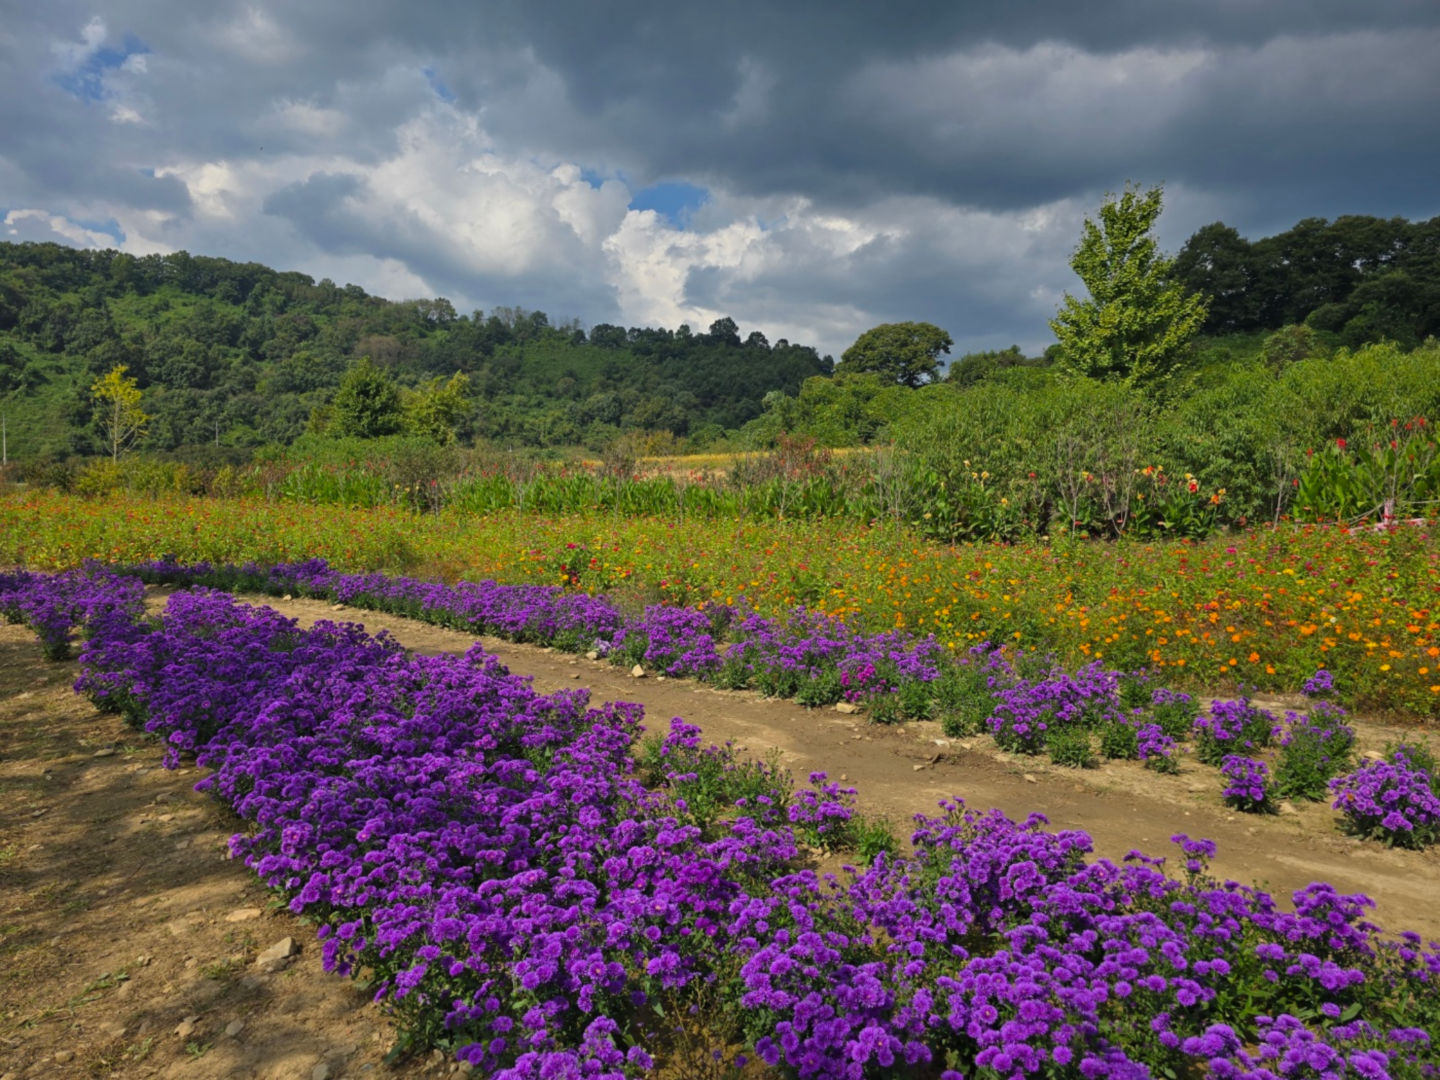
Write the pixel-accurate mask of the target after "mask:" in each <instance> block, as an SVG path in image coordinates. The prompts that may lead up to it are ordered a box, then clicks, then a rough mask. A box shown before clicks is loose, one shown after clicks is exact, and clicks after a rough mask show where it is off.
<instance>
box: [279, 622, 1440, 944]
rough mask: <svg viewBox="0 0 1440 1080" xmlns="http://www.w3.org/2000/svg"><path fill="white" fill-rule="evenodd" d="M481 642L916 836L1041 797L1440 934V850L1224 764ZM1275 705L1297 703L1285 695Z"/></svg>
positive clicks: (1395, 925) (1061, 821)
mask: <svg viewBox="0 0 1440 1080" xmlns="http://www.w3.org/2000/svg"><path fill="white" fill-rule="evenodd" d="M251 599H252V600H253V601H254V602H256V603H270V604H271V606H273V607H275V608H277V609H278V610H280V611H283V612H285V613H286V614H287V615H290V616H292V617H295V618H298V619H300V621H301V622H302V623H303V624H305V625H309V624H311V623H313V622H314V621H316V620H317V619H331V620H337V621H353V622H363V623H364V624H365V626H366V627H367V628H369V629H370V630H371V631H379V630H389V631H390V632H391V633H392V634H394V636H395V637H396V638H397V639H398V640H399V641H400V642H401V643H402V644H403V645H405V646H406V647H407V648H410V649H414V650H415V651H417V652H422V653H441V652H457V651H463V650H464V649H466V648H468V647H469V646H470V645H471V644H472V643H473V641H474V640H475V639H474V638H472V637H471V636H469V635H466V634H461V633H458V632H456V631H452V630H445V629H441V628H438V627H433V626H429V625H426V624H424V623H418V622H415V621H413V620H410V619H402V618H398V617H394V616H389V615H383V614H380V613H377V612H368V611H360V610H358V609H354V608H347V607H341V606H337V605H331V604H328V603H324V602H321V601H316V600H273V599H270V600H266V599H264V598H260V597H254V598H251ZM480 640H481V642H482V643H483V644H484V646H485V648H486V649H487V650H488V651H490V652H493V653H494V654H495V655H497V656H498V657H500V659H501V660H502V661H504V663H505V664H506V665H507V666H508V667H509V668H510V670H511V671H513V672H515V673H516V674H520V675H530V676H533V678H534V681H535V687H536V689H538V690H541V691H551V690H557V689H560V688H562V687H574V686H576V685H580V686H587V687H589V688H590V690H591V694H592V696H593V700H594V701H595V702H596V703H598V702H601V701H611V700H622V701H638V702H640V703H641V704H643V705H644V706H645V715H646V717H647V721H648V723H647V726H649V727H651V728H652V729H661V730H663V729H664V727H665V725H666V724H667V723H668V721H669V719H670V717H672V716H681V717H684V718H685V719H686V720H687V721H689V722H690V723H692V724H697V725H698V726H699V727H700V728H701V729H702V730H703V731H704V732H705V736H706V738H707V739H708V740H709V741H711V742H716V743H723V742H726V741H733V742H734V743H735V744H736V745H737V746H739V747H744V748H746V749H747V750H748V751H749V752H750V753H752V754H753V755H754V756H756V757H763V756H764V754H765V753H766V752H767V751H768V750H769V749H770V748H772V747H773V748H775V749H778V750H779V751H780V752H781V753H782V755H783V760H784V762H785V764H786V766H787V767H788V768H789V769H790V771H791V773H792V774H793V775H794V776H795V777H796V779H797V780H799V781H800V782H801V783H803V782H804V780H805V777H806V776H807V775H808V774H809V773H810V772H812V771H824V772H827V773H829V774H830V777H831V779H843V780H844V781H845V782H846V783H848V784H850V785H851V786H853V787H855V788H856V789H858V792H859V798H860V801H861V803H862V805H863V806H864V807H865V808H866V809H867V810H870V811H872V812H880V813H883V814H885V815H886V816H888V817H889V818H890V819H891V820H892V821H894V822H895V824H896V827H897V828H896V831H897V835H901V836H908V830H909V826H910V824H911V822H912V819H913V817H914V815H916V814H931V813H934V812H935V809H936V804H937V803H938V802H939V801H940V800H941V799H943V798H950V797H954V796H959V797H961V798H963V799H964V800H965V802H966V804H967V805H969V806H971V807H973V808H977V809H989V808H990V807H999V808H1000V809H1001V810H1003V811H1005V812H1006V813H1007V814H1009V815H1011V816H1012V817H1017V818H1023V817H1024V816H1025V815H1027V814H1029V813H1032V812H1035V811H1038V812H1040V813H1042V814H1044V815H1045V816H1046V817H1047V818H1049V819H1050V824H1051V826H1052V827H1053V828H1057V829H1084V830H1085V831H1086V832H1088V833H1089V834H1090V835H1091V836H1092V837H1094V839H1095V847H1096V850H1097V852H1098V853H1099V854H1101V855H1104V856H1108V857H1110V858H1113V859H1120V858H1123V857H1124V855H1125V854H1126V852H1128V851H1130V850H1131V849H1133V848H1137V847H1139V848H1142V849H1143V850H1145V851H1146V852H1147V853H1149V854H1156V855H1163V854H1167V853H1168V851H1169V849H1171V848H1172V846H1173V845H1171V844H1170V843H1169V839H1170V837H1171V836H1173V835H1174V834H1176V833H1182V832H1183V833H1187V834H1189V835H1190V836H1194V837H1206V838H1208V839H1211V840H1214V841H1215V842H1216V843H1217V844H1218V845H1219V847H1220V854H1219V857H1218V858H1217V859H1216V860H1215V863H1214V870H1215V873H1216V875H1217V876H1219V877H1222V878H1229V879H1233V880H1236V881H1240V882H1244V883H1246V884H1258V885H1260V886H1262V887H1264V888H1267V889H1269V890H1271V891H1273V892H1275V893H1276V894H1278V895H1280V896H1282V897H1283V898H1285V899H1288V898H1289V895H1290V893H1291V892H1293V891H1294V890H1295V889H1298V888H1301V887H1302V886H1305V885H1308V884H1310V883H1311V882H1313V881H1328V882H1330V883H1331V884H1332V885H1334V886H1335V887H1336V888H1337V889H1339V890H1341V891H1342V892H1362V893H1365V894H1366V895H1367V896H1370V897H1372V898H1373V899H1375V900H1376V902H1377V905H1378V906H1377V909H1376V913H1375V918H1374V921H1376V922H1378V923H1380V925H1382V926H1384V927H1386V928H1387V929H1394V930H1402V929H1405V930H1415V931H1417V932H1419V933H1422V934H1425V935H1427V936H1428V937H1430V938H1435V939H1437V940H1440V904H1437V903H1436V897H1437V896H1440V849H1431V850H1430V851H1427V852H1412V851H1398V850H1387V849H1385V848H1384V847H1382V846H1380V845H1378V844H1375V843H1373V842H1371V843H1364V842H1361V841H1359V840H1356V839H1354V838H1352V837H1348V836H1345V835H1343V834H1342V833H1340V832H1339V830H1338V829H1337V828H1336V822H1337V820H1338V815H1337V814H1335V812H1334V811H1332V810H1331V809H1330V808H1329V806H1328V804H1325V803H1320V804H1304V803H1299V804H1296V807H1295V811H1296V812H1294V813H1287V814H1281V815H1278V816H1269V817H1261V816H1257V815H1249V814H1237V813H1235V812H1234V811H1232V810H1229V809H1227V808H1226V807H1225V806H1224V805H1223V804H1222V803H1221V801H1220V790H1221V783H1220V779H1219V773H1218V771H1217V770H1215V769H1212V768H1208V767H1206V766H1203V765H1199V764H1197V763H1195V762H1194V761H1193V760H1191V759H1188V758H1187V759H1184V761H1183V763H1182V766H1181V771H1180V773H1179V774H1178V775H1176V776H1162V775H1160V774H1158V773H1154V772H1150V771H1148V770H1146V769H1144V768H1142V767H1141V766H1140V764H1139V763H1138V762H1118V763H1107V764H1104V765H1102V766H1101V767H1100V768H1098V769H1089V770H1075V769H1065V768H1059V767H1056V766H1052V765H1050V764H1049V763H1048V761H1045V760H1043V759H1035V758H1027V757H1022V756H1018V755H1012V754H1005V753H1002V752H1000V751H999V750H998V749H997V748H996V747H995V744H994V743H993V742H992V741H991V740H990V739H989V738H988V737H976V738H974V739H963V740H950V739H945V738H944V737H943V736H942V734H941V732H940V729H939V726H938V725H937V724H932V723H921V724H913V723H912V724H907V725H904V726H902V727H883V726H877V725H872V724H867V723H865V721H864V718H863V717H861V716H848V715H844V714H841V713H837V712H836V711H835V710H833V709H806V708H804V707H802V706H799V705H796V704H795V703H794V702H790V701H782V700H776V699H770V698H762V697H760V696H759V695H757V694H754V693H749V692H737V691H730V690H715V689H712V688H711V687H708V686H705V685H704V684H701V683H696V682H693V681H690V680H688V679H664V678H654V677H646V678H641V679H637V678H633V677H631V675H630V674H629V671H628V670H626V669H622V668H618V667H615V666H614V665H612V664H609V663H607V662H605V661H603V660H585V659H583V658H577V657H574V656H571V655H570V654H568V653H557V652H554V651H551V650H548V649H541V648H536V647H533V646H527V645H514V644H511V643H510V642H507V641H503V640H500V639H498V638H488V637H487V638H481V639H480ZM1261 704H1268V705H1269V707H1271V708H1272V709H1283V708H1284V703H1281V702H1270V703H1265V702H1261ZM1358 730H1359V735H1360V749H1362V750H1364V749H1371V748H1373V749H1380V748H1382V747H1383V746H1384V744H1385V742H1386V741H1387V740H1393V739H1399V738H1401V737H1402V736H1403V735H1404V734H1405V733H1404V732H1402V731H1401V730H1399V729H1395V728H1387V727H1383V726H1381V725H1378V724H1369V723H1362V724H1360V725H1359V726H1358Z"/></svg>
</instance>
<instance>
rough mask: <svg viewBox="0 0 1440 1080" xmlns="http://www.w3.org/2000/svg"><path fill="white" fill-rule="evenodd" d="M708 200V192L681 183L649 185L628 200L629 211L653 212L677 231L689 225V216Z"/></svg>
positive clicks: (669, 182) (692, 185)
mask: <svg viewBox="0 0 1440 1080" xmlns="http://www.w3.org/2000/svg"><path fill="white" fill-rule="evenodd" d="M709 199H710V192H708V191H707V190H705V189H704V188H702V187H696V186H695V185H694V184H687V183H685V182H683V181H678V180H677V181H666V182H664V183H660V184H651V185H650V186H649V187H647V188H642V189H641V190H639V191H637V192H636V193H635V195H634V197H633V198H632V199H631V200H630V209H631V210H654V211H655V212H656V213H658V214H660V216H662V217H664V218H665V219H666V220H667V221H669V222H670V224H671V225H674V226H675V227H676V228H677V229H683V228H685V226H686V225H688V224H689V223H690V218H691V216H692V215H693V214H694V213H695V211H696V210H698V209H700V207H702V206H704V205H705V203H706V202H708V201H709Z"/></svg>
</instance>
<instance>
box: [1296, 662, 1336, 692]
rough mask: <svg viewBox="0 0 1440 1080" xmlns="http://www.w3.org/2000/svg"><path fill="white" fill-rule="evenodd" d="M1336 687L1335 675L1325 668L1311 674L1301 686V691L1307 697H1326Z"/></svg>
mask: <svg viewBox="0 0 1440 1080" xmlns="http://www.w3.org/2000/svg"><path fill="white" fill-rule="evenodd" d="M1334 689H1335V676H1334V675H1332V674H1331V673H1330V672H1329V671H1328V670H1326V669H1325V668H1321V669H1320V670H1319V671H1317V672H1315V674H1314V675H1311V676H1310V678H1308V679H1306V680H1305V682H1304V685H1302V686H1301V687H1300V692H1301V693H1302V694H1304V695H1305V696H1306V697H1312V698H1313V697H1324V696H1325V695H1326V694H1329V693H1332V692H1333V691H1334Z"/></svg>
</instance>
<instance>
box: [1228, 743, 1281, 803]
mask: <svg viewBox="0 0 1440 1080" xmlns="http://www.w3.org/2000/svg"><path fill="white" fill-rule="evenodd" d="M1220 775H1222V776H1223V777H1224V778H1225V792H1224V799H1225V805H1226V806H1233V807H1234V808H1235V809H1237V810H1243V811H1245V812H1246V813H1247V814H1264V813H1269V812H1271V811H1272V810H1273V809H1274V807H1275V798H1274V795H1275V793H1274V790H1273V788H1272V786H1271V782H1270V768H1269V766H1268V765H1266V764H1265V763H1264V762H1263V761H1258V760H1256V759H1255V758H1249V757H1245V756H1244V755H1242V754H1229V755H1227V756H1226V758H1225V760H1224V761H1223V762H1222V763H1221V765H1220Z"/></svg>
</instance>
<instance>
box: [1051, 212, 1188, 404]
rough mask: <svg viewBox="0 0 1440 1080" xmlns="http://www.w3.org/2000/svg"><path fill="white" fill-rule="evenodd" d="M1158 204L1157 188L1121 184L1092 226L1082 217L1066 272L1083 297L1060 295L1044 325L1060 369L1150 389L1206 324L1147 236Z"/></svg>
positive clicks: (1177, 361) (1165, 376) (1173, 367)
mask: <svg viewBox="0 0 1440 1080" xmlns="http://www.w3.org/2000/svg"><path fill="white" fill-rule="evenodd" d="M1161 200H1162V195H1161V189H1160V188H1159V187H1153V188H1150V189H1149V190H1148V191H1144V192H1141V191H1140V190H1139V189H1138V188H1135V187H1133V186H1127V187H1126V189H1125V191H1124V192H1123V193H1122V194H1121V195H1120V196H1118V197H1116V196H1113V195H1111V196H1107V197H1106V198H1105V201H1104V202H1103V203H1102V204H1101V207H1100V220H1099V222H1098V223H1097V222H1095V221H1094V220H1092V219H1090V218H1086V219H1085V226H1084V231H1083V233H1082V235H1081V238H1080V245H1079V247H1077V248H1076V249H1075V254H1074V256H1073V257H1072V258H1071V260H1070V267H1071V269H1073V270H1074V271H1075V273H1076V274H1078V275H1079V277H1080V280H1081V281H1083V282H1084V283H1085V288H1086V289H1087V290H1088V292H1089V294H1090V295H1089V297H1088V298H1087V299H1085V300H1081V299H1078V298H1077V297H1074V296H1072V295H1070V294H1069V293H1066V294H1065V300H1064V303H1063V304H1062V305H1061V308H1060V311H1059V312H1058V314H1056V316H1055V318H1054V319H1052V320H1051V322H1050V328H1051V329H1052V330H1054V331H1055V336H1056V337H1057V338H1058V339H1059V341H1060V366H1061V369H1062V370H1064V371H1066V372H1068V373H1070V374H1072V375H1082V376H1086V377H1088V378H1092V379H1101V380H1116V381H1120V382H1123V383H1125V384H1127V385H1132V386H1154V385H1156V384H1159V383H1163V382H1164V381H1165V380H1166V379H1168V378H1169V377H1170V376H1171V375H1172V374H1174V372H1175V370H1176V368H1177V367H1178V366H1179V365H1180V363H1181V362H1182V361H1183V359H1184V357H1185V356H1186V354H1187V352H1188V350H1189V346H1190V342H1191V339H1192V338H1193V337H1194V336H1195V334H1196V333H1197V332H1198V331H1199V329H1200V326H1201V324H1202V323H1203V322H1204V321H1205V313H1206V301H1205V298H1204V297H1203V296H1200V295H1199V294H1197V293H1192V292H1190V291H1188V290H1187V289H1186V288H1185V286H1184V285H1183V284H1182V283H1180V282H1179V281H1177V280H1175V278H1174V276H1173V274H1172V268H1173V264H1172V261H1171V260H1169V259H1166V258H1165V257H1164V256H1162V255H1161V254H1160V249H1159V246H1158V245H1157V244H1156V243H1155V238H1154V237H1153V236H1151V233H1150V231H1151V229H1152V228H1153V227H1154V224H1155V219H1156V218H1158V217H1159V216H1160V208H1161Z"/></svg>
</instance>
